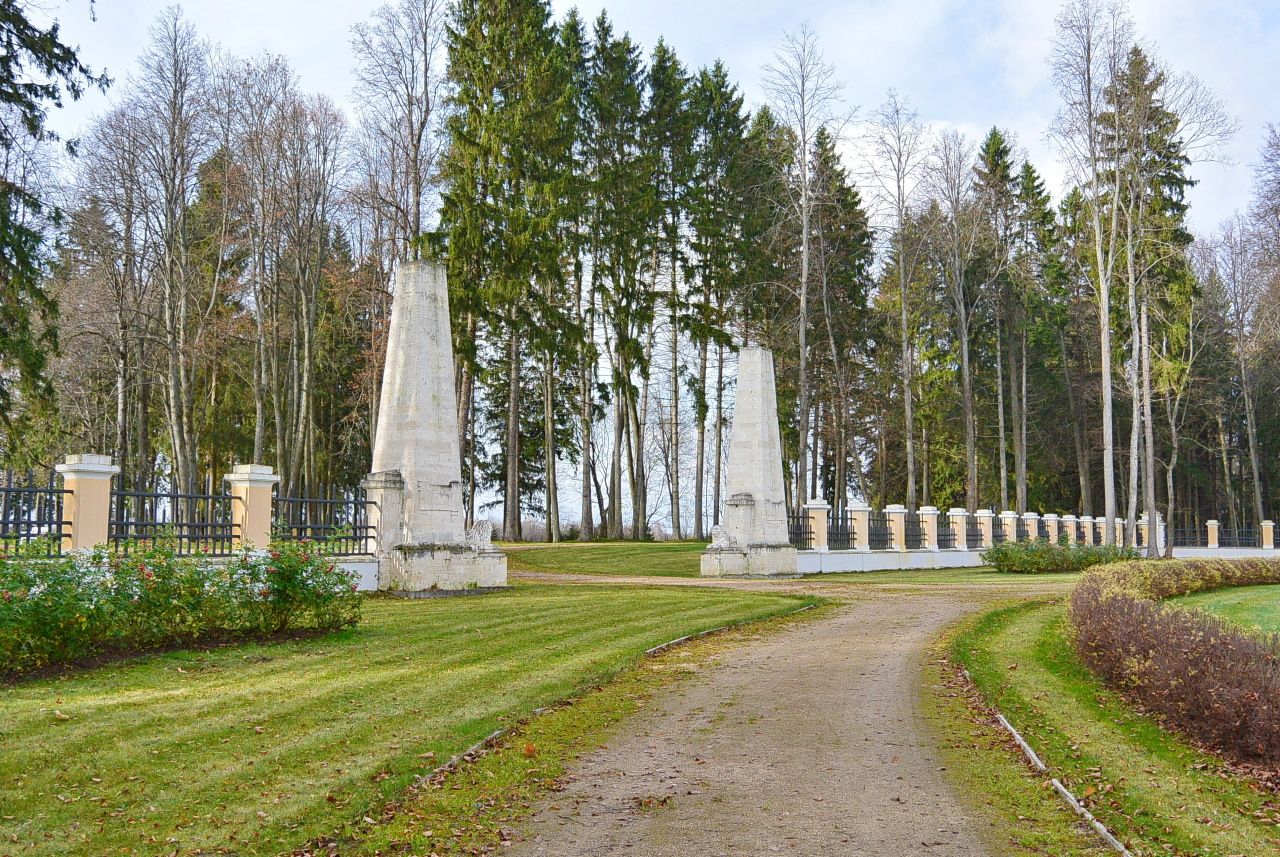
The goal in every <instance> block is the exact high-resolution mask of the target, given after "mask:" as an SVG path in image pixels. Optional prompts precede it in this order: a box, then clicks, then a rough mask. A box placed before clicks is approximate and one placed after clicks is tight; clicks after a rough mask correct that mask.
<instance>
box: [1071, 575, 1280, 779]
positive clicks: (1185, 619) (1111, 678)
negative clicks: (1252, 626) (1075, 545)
mask: <svg viewBox="0 0 1280 857" xmlns="http://www.w3.org/2000/svg"><path fill="white" fill-rule="evenodd" d="M1272 583H1280V561H1277V560H1264V559H1238V560H1210V559H1204V560H1201V559H1194V560H1165V561H1154V562H1141V563H1137V562H1134V563H1123V564H1118V565H1112V566H1105V567H1102V568H1097V569H1093V570H1091V571H1088V572H1086V573H1085V575H1084V577H1083V578H1082V579H1081V581H1080V583H1079V584H1077V585H1076V587H1075V590H1074V591H1073V592H1072V594H1071V604H1070V608H1069V612H1068V617H1069V620H1070V625H1071V633H1072V636H1073V642H1074V644H1075V646H1076V648H1077V649H1078V650H1079V652H1080V655H1081V657H1082V658H1083V659H1084V661H1085V663H1086V664H1088V666H1089V667H1090V668H1091V669H1092V670H1093V671H1094V672H1095V673H1097V674H1098V675H1099V676H1101V677H1102V678H1103V680H1104V681H1106V682H1107V683H1109V684H1110V685H1112V686H1113V687H1115V688H1117V689H1119V690H1120V691H1122V692H1124V693H1126V694H1128V695H1131V696H1132V697H1133V698H1135V699H1136V700H1137V701H1138V702H1139V703H1140V704H1141V705H1143V706H1144V707H1145V708H1147V709H1149V710H1151V711H1154V712H1157V713H1159V714H1160V715H1162V716H1163V717H1164V718H1165V719H1166V720H1167V721H1168V722H1169V723H1170V724H1171V725H1173V726H1175V727H1176V728H1178V729H1180V730H1181V731H1183V732H1184V733H1186V734H1188V735H1190V736H1191V737H1193V738H1195V739H1196V740H1199V741H1201V742H1203V743H1204V744H1206V745H1208V746H1210V747H1212V748H1214V749H1215V750H1217V751H1218V752H1220V753H1222V754H1223V755H1225V756H1228V757H1230V758H1233V759H1235V760H1237V761H1244V762H1251V763H1256V764H1262V765H1265V766H1267V767H1270V768H1272V769H1275V768H1276V767H1280V635H1277V634H1258V633H1252V632H1249V631H1247V630H1245V629H1243V628H1240V627H1238V626H1236V625H1235V624H1233V623H1231V622H1229V621H1227V620H1225V619H1222V618H1220V617H1218V616H1215V615H1213V614H1211V613H1207V612H1204V611H1200V610H1193V609H1188V608H1183V607H1177V606H1174V605H1170V604H1165V603H1161V602H1162V601H1163V599H1166V598H1171V597H1175V596H1178V595H1187V594H1189V593H1192V592H1201V591H1204V590H1207V589H1217V588H1219V587H1224V586H1255V585H1260V584H1272Z"/></svg>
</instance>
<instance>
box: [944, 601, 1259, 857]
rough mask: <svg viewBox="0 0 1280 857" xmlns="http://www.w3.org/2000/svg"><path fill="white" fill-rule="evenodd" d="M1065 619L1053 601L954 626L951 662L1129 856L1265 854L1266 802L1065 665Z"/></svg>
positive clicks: (1071, 660)
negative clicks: (966, 672) (1086, 805)
mask: <svg viewBox="0 0 1280 857" xmlns="http://www.w3.org/2000/svg"><path fill="white" fill-rule="evenodd" d="M1065 622H1066V619H1065V607H1064V605H1063V604H1061V603H1059V602H1056V601H1046V600H1039V601H1030V602H1023V603H1021V604H1018V605H1015V606H1011V607H1003V608H999V609H996V610H993V611H989V612H987V613H985V614H983V615H981V616H980V617H979V618H977V619H976V620H974V621H972V622H971V623H969V624H968V625H967V626H966V627H965V628H963V629H962V630H961V631H960V632H959V633H958V634H957V635H956V637H955V640H954V643H953V644H952V647H951V649H952V650H951V654H952V657H953V659H954V660H955V661H956V662H957V663H959V664H961V665H963V666H967V667H968V669H969V670H970V672H971V674H972V676H973V679H974V681H975V682H976V683H977V685H978V686H979V688H981V690H982V691H983V693H984V695H985V696H986V698H987V700H988V701H989V702H990V703H991V704H993V705H994V706H995V707H996V708H997V709H998V710H999V711H1000V712H1001V713H1003V714H1004V715H1005V716H1006V717H1008V718H1009V720H1010V721H1011V722H1012V723H1013V724H1014V726H1016V727H1017V728H1018V729H1019V731H1021V732H1022V734H1023V736H1024V737H1025V738H1026V739H1027V741H1028V742H1029V743H1030V744H1031V746H1032V747H1034V748H1035V750H1036V752H1037V753H1039V754H1040V756H1041V757H1042V758H1043V759H1044V761H1045V763H1046V764H1048V765H1049V767H1050V771H1051V774H1052V775H1053V776H1056V777H1058V778H1059V779H1061V780H1062V781H1063V782H1064V783H1066V784H1067V785H1068V786H1069V787H1070V788H1071V789H1072V791H1073V792H1074V793H1075V794H1076V796H1077V797H1082V798H1084V799H1086V801H1087V802H1089V804H1090V805H1091V809H1092V811H1093V813H1094V814H1095V815H1096V816H1098V818H1099V819H1100V820H1101V821H1102V822H1103V823H1105V824H1106V825H1107V826H1109V827H1110V828H1111V829H1112V831H1113V832H1115V833H1116V835H1117V836H1118V837H1119V838H1120V839H1122V840H1126V841H1127V842H1128V843H1129V845H1130V848H1131V849H1136V850H1139V851H1141V852H1142V853H1143V854H1175V855H1200V857H1227V855H1239V854H1248V855H1261V854H1274V853H1277V846H1280V829H1278V828H1277V827H1276V822H1280V805H1278V804H1277V803H1275V802H1274V796H1272V795H1270V794H1269V793H1264V792H1263V791H1261V790H1260V789H1259V788H1258V787H1257V786H1255V785H1253V784H1252V783H1250V782H1249V781H1246V780H1243V779H1239V778H1236V777H1234V776H1232V774H1231V773H1230V772H1229V771H1227V770H1226V769H1225V768H1224V767H1223V765H1222V764H1221V763H1220V762H1218V761H1217V760H1215V759H1213V758H1212V757H1209V756H1206V755H1205V754H1203V753H1201V752H1199V751H1197V750H1196V749H1194V748H1193V747H1191V746H1190V745H1188V744H1187V743H1186V742H1184V741H1182V740H1180V739H1179V738H1178V737H1176V736H1174V735H1172V734H1170V733H1168V732H1166V731H1165V730H1163V729H1161V728H1160V726H1159V725H1158V724H1157V723H1156V722H1155V721H1154V720H1153V719H1152V718H1150V717H1147V716H1144V715H1142V714H1140V713H1138V712H1136V711H1135V710H1133V709H1132V708H1130V707H1129V706H1127V705H1126V704H1125V703H1124V702H1123V700H1121V699H1120V698H1118V697H1117V695H1116V694H1114V693H1112V692H1111V691H1109V690H1107V689H1106V688H1105V687H1104V686H1103V685H1102V684H1101V683H1100V682H1098V681H1097V680H1096V679H1095V678H1094V677H1093V676H1092V675H1091V674H1090V673H1089V672H1088V670H1087V669H1086V668H1085V667H1084V666H1083V665H1082V664H1081V663H1080V661H1079V659H1078V658H1077V657H1076V655H1075V652H1074V649H1073V648H1072V647H1071V645H1070V644H1069V643H1068V642H1067V640H1066V637H1065V633H1066V627H1065ZM1266 822H1271V823H1266ZM1055 853H1056V852H1055Z"/></svg>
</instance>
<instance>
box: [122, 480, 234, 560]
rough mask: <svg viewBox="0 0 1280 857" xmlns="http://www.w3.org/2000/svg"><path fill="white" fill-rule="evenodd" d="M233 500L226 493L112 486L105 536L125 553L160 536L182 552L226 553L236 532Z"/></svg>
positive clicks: (185, 553)
mask: <svg viewBox="0 0 1280 857" xmlns="http://www.w3.org/2000/svg"><path fill="white" fill-rule="evenodd" d="M234 502H238V500H237V499H236V498H235V497H232V496H231V495H230V494H179V493H165V492H158V491H113V492H111V521H110V524H109V528H108V533H107V541H108V543H109V545H110V547H111V549H112V550H114V551H117V552H119V553H124V554H128V553H132V552H134V551H136V550H138V549H139V548H140V547H142V546H144V544H145V543H148V542H152V541H155V540H163V541H165V542H167V543H169V544H172V545H173V546H174V550H175V551H176V552H177V553H178V554H179V555H180V556H193V555H196V554H200V555H205V556H229V555H230V554H231V553H232V552H233V551H234V549H235V541H236V538H237V536H238V535H239V533H238V532H237V530H236V525H235V524H234V523H233V521H232V517H231V504H232V503H234Z"/></svg>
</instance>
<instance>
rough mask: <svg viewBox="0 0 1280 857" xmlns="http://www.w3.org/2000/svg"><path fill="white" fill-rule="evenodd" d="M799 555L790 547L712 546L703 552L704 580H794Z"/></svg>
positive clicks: (797, 569) (797, 572)
mask: <svg viewBox="0 0 1280 857" xmlns="http://www.w3.org/2000/svg"><path fill="white" fill-rule="evenodd" d="M799 562H800V560H799V555H798V554H797V552H796V549H795V548H793V547H791V546H790V545H747V546H746V547H745V548H742V547H725V548H718V547H711V548H708V549H707V550H705V551H703V552H702V576H703V577H795V576H796V575H797V574H799V573H800V568H799Z"/></svg>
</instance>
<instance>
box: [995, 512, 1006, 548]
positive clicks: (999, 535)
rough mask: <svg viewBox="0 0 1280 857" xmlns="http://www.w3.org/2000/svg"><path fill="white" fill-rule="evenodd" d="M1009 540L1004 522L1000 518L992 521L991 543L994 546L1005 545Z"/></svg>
mask: <svg viewBox="0 0 1280 857" xmlns="http://www.w3.org/2000/svg"><path fill="white" fill-rule="evenodd" d="M1006 541H1008V538H1007V537H1006V535H1005V532H1004V521H1002V520H1000V519H999V518H992V519H991V543H992V544H993V545H1000V544H1004V543H1005V542H1006Z"/></svg>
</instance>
